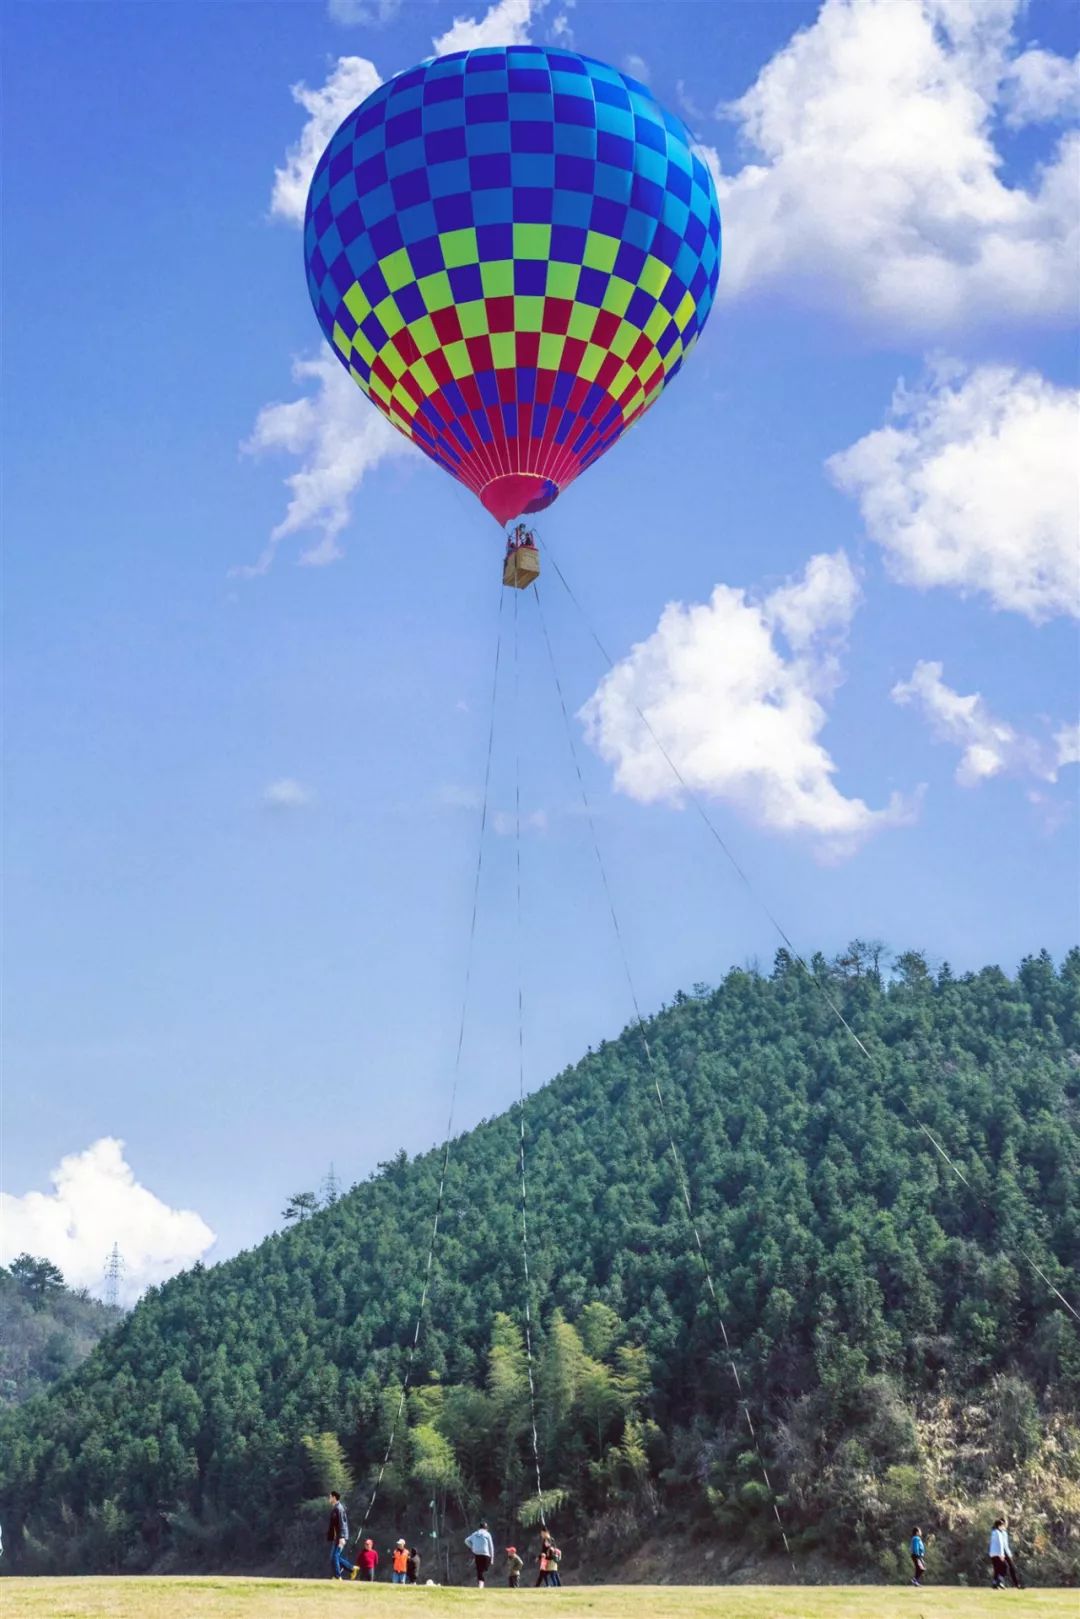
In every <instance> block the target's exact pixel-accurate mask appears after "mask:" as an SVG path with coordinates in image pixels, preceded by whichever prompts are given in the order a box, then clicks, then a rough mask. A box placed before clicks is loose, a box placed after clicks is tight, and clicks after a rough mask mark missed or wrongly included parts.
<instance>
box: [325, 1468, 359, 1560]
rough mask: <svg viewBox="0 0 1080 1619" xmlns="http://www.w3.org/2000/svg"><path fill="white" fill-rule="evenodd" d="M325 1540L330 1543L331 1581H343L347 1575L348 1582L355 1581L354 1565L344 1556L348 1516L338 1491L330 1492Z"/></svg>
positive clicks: (347, 1532) (347, 1535) (347, 1534)
mask: <svg viewBox="0 0 1080 1619" xmlns="http://www.w3.org/2000/svg"><path fill="white" fill-rule="evenodd" d="M326 1538H327V1540H328V1541H329V1542H330V1570H331V1574H330V1577H331V1579H334V1580H343V1579H344V1578H345V1575H346V1573H347V1574H348V1576H349V1579H350V1580H355V1578H356V1564H355V1563H350V1561H349V1559H348V1558H347V1557H346V1556H345V1547H346V1544H347V1543H348V1539H349V1514H348V1513H347V1512H346V1510H345V1503H344V1501H343V1500H342V1499H341V1492H340V1491H339V1490H331V1491H330V1522H329V1523H328V1524H327V1526H326Z"/></svg>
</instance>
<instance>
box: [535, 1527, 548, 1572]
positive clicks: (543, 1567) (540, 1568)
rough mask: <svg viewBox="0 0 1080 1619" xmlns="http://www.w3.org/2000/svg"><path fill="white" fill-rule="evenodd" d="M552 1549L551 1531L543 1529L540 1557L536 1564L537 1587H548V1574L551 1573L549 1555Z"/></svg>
mask: <svg viewBox="0 0 1080 1619" xmlns="http://www.w3.org/2000/svg"><path fill="white" fill-rule="evenodd" d="M550 1547H551V1534H550V1531H549V1530H547V1529H542V1530H541V1531H540V1552H539V1555H538V1557H537V1559H536V1563H537V1573H536V1583H537V1585H547V1583H548V1574H549V1573H550V1563H549V1561H548V1554H549V1550H550Z"/></svg>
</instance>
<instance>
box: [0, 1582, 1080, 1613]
mask: <svg viewBox="0 0 1080 1619" xmlns="http://www.w3.org/2000/svg"><path fill="white" fill-rule="evenodd" d="M990 1602H993V1603H995V1604H1000V1605H1001V1606H1003V1607H1009V1608H1012V1609H1014V1610H1016V1611H1017V1612H1018V1613H1021V1614H1023V1615H1024V1616H1025V1619H1028V1616H1029V1615H1043V1614H1045V1615H1060V1616H1061V1619H1065V1616H1066V1615H1069V1616H1070V1619H1076V1616H1077V1614H1078V1613H1080V1598H1078V1595H1077V1593H1076V1592H1075V1591H1005V1592H990V1591H989V1589H987V1590H981V1591H962V1590H955V1589H952V1590H945V1589H942V1590H940V1591H934V1590H932V1589H931V1588H929V1587H928V1588H926V1589H924V1590H922V1591H915V1590H912V1589H911V1587H896V1588H894V1589H890V1588H888V1587H884V1586H865V1585H864V1586H842V1585H829V1586H802V1587H793V1586H767V1585H758V1586H754V1585H748V1586H731V1585H729V1586H716V1585H713V1586H702V1585H696V1586H673V1585H666V1586H665V1585H660V1586H656V1585H651V1586H640V1585H638V1586H633V1585H592V1586H584V1587H581V1588H579V1589H578V1590H574V1589H572V1588H571V1587H567V1586H564V1588H563V1589H562V1590H561V1591H506V1590H499V1589H498V1588H492V1589H489V1590H487V1591H461V1590H446V1591H442V1590H439V1589H437V1588H427V1587H423V1586H421V1587H417V1588H416V1589H407V1590H401V1589H394V1588H393V1587H391V1586H385V1585H384V1586H375V1587H374V1588H373V1587H371V1586H366V1587H364V1586H356V1585H335V1584H333V1583H332V1582H331V1581H330V1580H325V1581H317V1580H234V1579H225V1578H220V1577H219V1578H213V1577H212V1578H208V1579H185V1578H173V1579H158V1580H152V1579H134V1578H129V1579H119V1580H116V1579H84V1580H71V1579H36V1580H2V1581H0V1614H2V1615H3V1619H329V1616H330V1615H333V1616H334V1619H337V1616H338V1615H340V1614H341V1613H342V1612H343V1611H344V1610H347V1611H348V1612H349V1613H355V1612H359V1613H362V1614H364V1615H370V1616H371V1619H387V1616H388V1615H389V1614H391V1613H393V1614H395V1615H396V1616H398V1619H400V1612H401V1609H400V1606H399V1605H400V1604H405V1606H406V1607H407V1608H408V1609H409V1611H410V1613H412V1614H421V1615H423V1616H424V1619H446V1616H453V1619H461V1616H463V1615H465V1614H475V1615H477V1616H479V1615H480V1613H481V1612H487V1613H491V1614H494V1615H496V1616H502V1619H505V1616H506V1615H508V1614H509V1613H511V1612H513V1613H516V1614H520V1613H521V1611H522V1610H523V1609H524V1610H525V1611H526V1612H527V1613H528V1614H531V1615H533V1616H537V1619H538V1616H539V1615H540V1614H541V1613H545V1614H552V1613H554V1615H555V1616H557V1619H894V1616H895V1619H975V1615H977V1614H982V1613H984V1612H985V1611H986V1607H987V1604H988V1603H990Z"/></svg>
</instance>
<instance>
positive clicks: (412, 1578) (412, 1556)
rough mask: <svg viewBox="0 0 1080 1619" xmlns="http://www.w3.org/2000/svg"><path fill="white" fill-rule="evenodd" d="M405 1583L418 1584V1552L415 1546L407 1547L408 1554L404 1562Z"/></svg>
mask: <svg viewBox="0 0 1080 1619" xmlns="http://www.w3.org/2000/svg"><path fill="white" fill-rule="evenodd" d="M405 1584H406V1585H419V1584H420V1553H419V1552H418V1551H417V1549H416V1547H415V1546H410V1547H409V1556H408V1559H407V1561H406V1563H405Z"/></svg>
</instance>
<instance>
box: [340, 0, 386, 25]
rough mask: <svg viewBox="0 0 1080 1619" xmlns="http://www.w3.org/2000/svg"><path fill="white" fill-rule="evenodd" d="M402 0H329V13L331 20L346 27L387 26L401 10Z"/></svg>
mask: <svg viewBox="0 0 1080 1619" xmlns="http://www.w3.org/2000/svg"><path fill="white" fill-rule="evenodd" d="M401 5H402V0H327V7H326V10H327V13H328V15H329V17H330V20H331V22H337V23H341V24H343V25H344V26H345V27H346V28H351V27H355V26H357V25H358V24H363V25H366V26H368V27H372V28H385V27H386V24H387V23H391V22H393V20H394V18H395V17H396V16H397V14H398V12H399V11H400V10H401Z"/></svg>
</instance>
